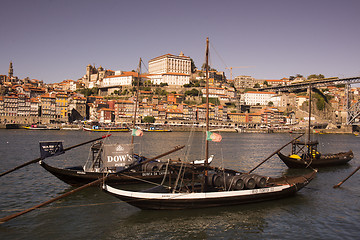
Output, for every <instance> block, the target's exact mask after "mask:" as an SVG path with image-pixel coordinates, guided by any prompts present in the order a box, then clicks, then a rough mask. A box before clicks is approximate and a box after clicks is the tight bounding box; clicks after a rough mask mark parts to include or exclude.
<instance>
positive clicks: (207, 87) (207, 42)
mask: <svg viewBox="0 0 360 240" xmlns="http://www.w3.org/2000/svg"><path fill="white" fill-rule="evenodd" d="M205 67H206V71H205V73H206V74H205V80H206V133H207V132H208V131H209V38H206V53H205ZM208 158H209V141H207V140H206V138H205V167H207V166H208V165H209V163H208Z"/></svg>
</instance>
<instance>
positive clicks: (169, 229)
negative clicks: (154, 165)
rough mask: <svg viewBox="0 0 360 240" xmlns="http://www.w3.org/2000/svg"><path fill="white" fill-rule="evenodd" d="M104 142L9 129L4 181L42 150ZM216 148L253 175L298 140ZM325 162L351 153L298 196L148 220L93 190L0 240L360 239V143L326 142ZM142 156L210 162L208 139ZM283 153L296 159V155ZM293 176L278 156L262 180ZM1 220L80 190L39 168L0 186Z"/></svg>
mask: <svg viewBox="0 0 360 240" xmlns="http://www.w3.org/2000/svg"><path fill="white" fill-rule="evenodd" d="M99 136H101V133H90V132H83V131H31V130H22V129H18V130H5V129H4V130H0V172H1V173H2V172H4V171H6V170H9V169H11V168H13V167H15V166H17V165H20V164H22V163H25V162H28V161H30V160H32V159H35V158H37V157H39V141H45V140H63V141H64V147H70V146H73V145H76V144H78V143H82V142H85V141H88V140H90V139H95V138H97V137H99ZM222 137H223V141H222V142H221V143H212V142H211V143H210V153H211V154H215V158H214V161H213V163H212V165H214V166H225V167H227V168H232V169H235V170H250V169H252V168H253V167H254V166H256V165H257V164H258V163H260V162H261V161H262V160H263V159H265V158H266V157H268V156H269V155H271V154H272V153H273V152H274V151H275V150H277V149H278V148H280V147H281V146H282V145H284V144H285V143H287V142H289V141H290V140H291V138H292V137H293V136H292V135H290V134H245V133H241V134H239V133H222ZM317 137H318V140H319V142H320V146H319V149H320V151H321V152H323V153H335V152H341V151H348V150H349V149H352V150H353V152H354V155H355V156H354V159H353V160H352V161H351V162H350V163H349V164H347V165H344V166H340V167H334V168H325V169H320V171H319V173H318V175H317V177H316V178H315V179H314V180H313V181H312V182H311V183H310V184H309V185H308V186H307V187H306V188H304V189H302V190H301V191H300V192H298V193H297V194H296V195H295V196H293V197H290V198H285V199H280V200H275V201H269V202H263V203H256V204H247V205H241V206H232V207H219V208H209V209H196V210H186V211H150V210H147V211H144V210H140V209H137V208H135V207H133V206H130V205H128V204H127V203H125V202H122V201H120V200H118V199H116V198H114V197H112V196H110V195H107V194H106V193H104V192H102V191H101V190H100V189H99V188H98V187H92V188H87V189H85V190H82V191H80V192H77V193H75V194H73V195H70V196H68V197H66V198H63V199H61V200H59V201H57V202H54V203H52V204H50V205H48V206H46V207H43V208H41V209H37V210H34V211H32V212H30V213H27V214H25V215H22V216H19V217H17V218H15V219H12V220H10V221H8V222H6V223H3V224H1V225H0V239H190V238H192V239H359V236H360V202H359V201H360V172H358V173H357V174H355V175H353V176H352V177H351V178H350V179H349V180H348V181H346V182H345V183H344V184H343V185H342V186H341V187H340V188H337V189H334V188H333V187H332V186H333V185H335V184H337V183H339V182H340V181H341V180H343V179H344V178H345V177H346V176H348V175H349V174H350V173H351V172H352V171H353V170H354V169H356V167H357V166H359V165H360V147H359V146H360V144H359V143H360V137H355V136H353V135H350V134H348V135H346V134H344V135H332V134H326V135H317ZM135 140H136V147H135V149H136V152H138V153H140V154H143V155H146V156H148V157H154V156H156V155H160V154H162V153H164V152H167V151H168V150H171V149H172V148H173V147H175V146H177V145H185V146H187V147H186V148H185V149H186V150H181V151H178V152H176V153H173V154H172V155H169V156H167V157H164V159H167V158H172V159H175V158H182V159H184V158H189V159H194V158H196V159H201V158H203V157H204V151H203V149H204V147H203V142H204V136H203V134H201V133H189V132H185V133H184V132H171V133H144V136H143V137H136V139H135ZM108 141H109V142H110V143H111V142H113V143H114V142H122V143H128V142H129V141H130V133H114V134H113V135H112V136H111V137H110V138H109V139H108ZM88 150H89V145H85V146H82V147H78V148H76V149H73V150H70V151H68V152H66V153H65V154H63V155H61V156H58V157H53V158H48V159H46V161H47V162H48V163H49V164H50V165H55V166H61V167H67V166H74V165H83V164H84V163H85V161H86V159H87V157H88V153H89V151H88ZM283 151H285V152H289V151H290V149H289V148H285V149H284V150H283ZM306 171H307V170H289V169H287V167H286V166H285V164H283V163H282V162H281V161H280V160H279V159H278V157H277V156H274V157H272V158H271V159H270V160H269V161H267V162H266V163H265V164H264V165H262V166H261V167H260V168H259V169H258V170H256V171H255V173H258V174H262V175H266V176H272V177H277V176H281V175H282V174H298V173H299V174H301V173H304V172H306ZM0 183H1V184H0V217H1V218H2V217H5V216H8V215H10V214H13V213H16V212H19V211H21V210H24V209H26V208H29V207H32V206H34V205H37V204H40V203H42V202H44V201H47V200H49V199H51V198H54V197H56V196H59V195H61V194H63V193H65V192H67V191H69V190H72V189H74V188H73V187H70V186H69V185H67V184H65V183H63V182H62V181H60V180H58V179H57V178H55V177H54V176H52V175H51V174H50V173H48V172H47V171H45V170H44V169H43V168H41V167H40V166H39V165H38V164H37V163H36V164H32V165H29V166H27V167H24V168H22V169H20V170H17V171H15V172H12V173H10V174H8V175H5V176H3V177H1V178H0Z"/></svg>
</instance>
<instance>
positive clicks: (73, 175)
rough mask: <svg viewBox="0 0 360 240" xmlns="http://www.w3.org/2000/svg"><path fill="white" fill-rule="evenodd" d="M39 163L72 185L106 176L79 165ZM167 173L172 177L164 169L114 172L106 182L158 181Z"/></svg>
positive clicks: (167, 174)
mask: <svg viewBox="0 0 360 240" xmlns="http://www.w3.org/2000/svg"><path fill="white" fill-rule="evenodd" d="M39 164H40V165H41V166H42V167H43V168H44V169H45V170H47V171H48V172H50V173H51V174H53V175H54V176H55V177H57V178H58V179H60V180H62V181H63V182H65V183H67V184H69V185H72V186H81V185H84V184H87V183H90V182H93V181H95V180H98V179H100V178H103V177H105V176H106V174H104V173H100V172H84V170H83V169H82V167H81V166H79V167H72V168H56V167H52V166H50V165H48V164H46V163H45V162H44V161H40V162H39ZM110 174H111V173H110ZM169 174H170V177H171V178H173V176H172V174H171V173H169V171H168V172H166V171H165V170H160V171H153V172H146V171H134V172H127V173H123V174H121V175H120V174H115V173H114V174H112V176H111V177H110V178H108V180H107V182H109V183H112V184H135V183H141V180H146V181H151V182H158V183H159V182H161V181H163V180H164V177H166V178H167V179H168V178H169Z"/></svg>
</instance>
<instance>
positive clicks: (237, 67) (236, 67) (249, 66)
mask: <svg viewBox="0 0 360 240" xmlns="http://www.w3.org/2000/svg"><path fill="white" fill-rule="evenodd" d="M251 67H254V66H241V67H226V68H225V69H230V79H231V80H233V77H232V69H233V68H251Z"/></svg>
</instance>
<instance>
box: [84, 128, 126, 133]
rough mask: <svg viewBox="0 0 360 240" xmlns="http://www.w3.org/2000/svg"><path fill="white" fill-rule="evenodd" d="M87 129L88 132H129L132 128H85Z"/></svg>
mask: <svg viewBox="0 0 360 240" xmlns="http://www.w3.org/2000/svg"><path fill="white" fill-rule="evenodd" d="M83 129H84V130H85V131H88V132H129V131H130V129H128V128H113V129H111V128H109V129H103V128H99V129H92V128H85V127H84V128H83Z"/></svg>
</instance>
